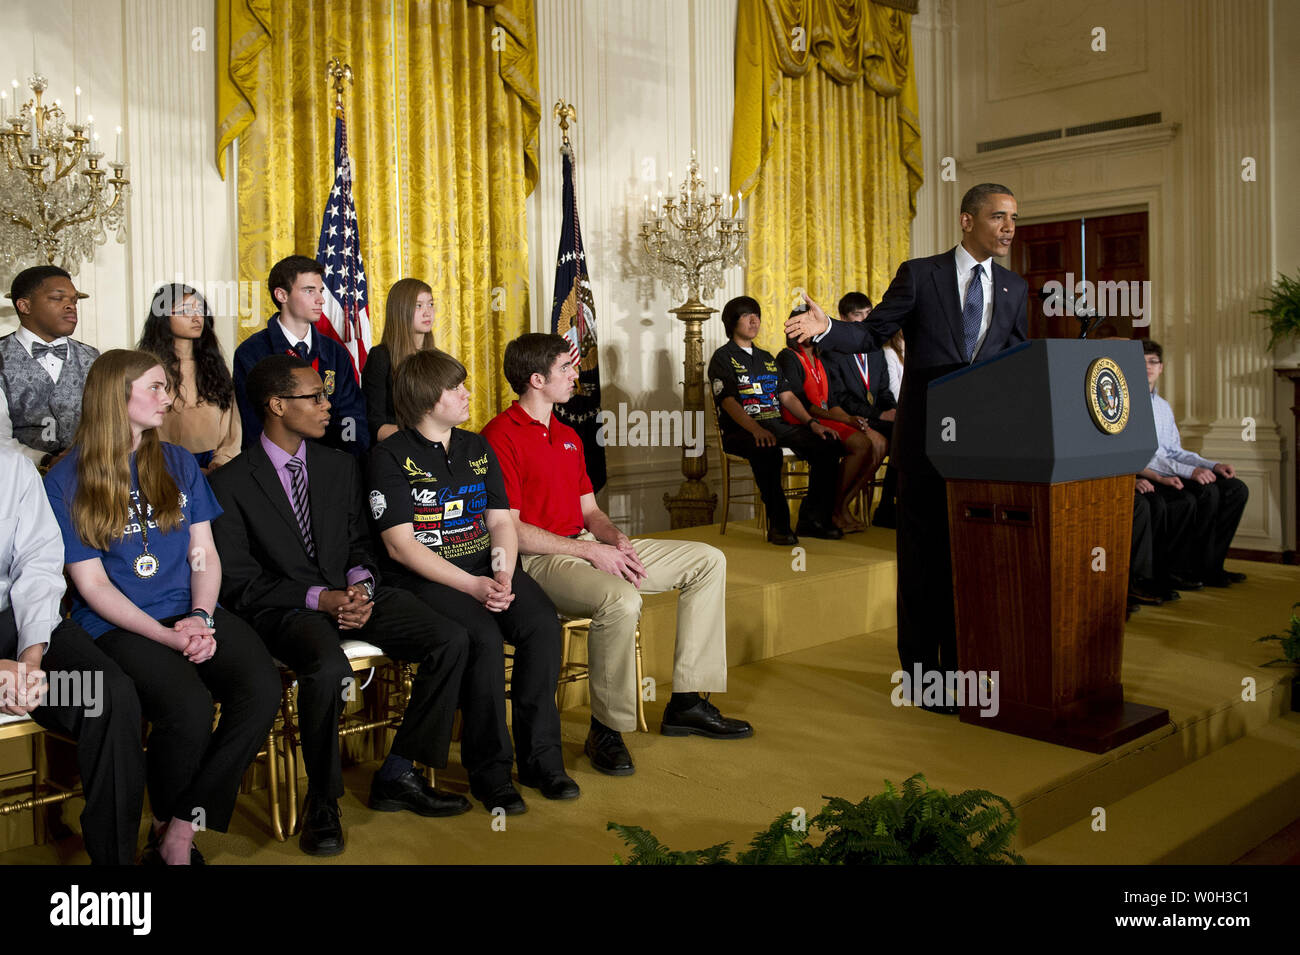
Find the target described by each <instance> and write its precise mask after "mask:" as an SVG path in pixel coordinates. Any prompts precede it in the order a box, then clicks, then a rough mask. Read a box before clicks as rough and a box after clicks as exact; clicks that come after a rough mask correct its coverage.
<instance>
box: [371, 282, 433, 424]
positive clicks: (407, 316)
mask: <svg viewBox="0 0 1300 955" xmlns="http://www.w3.org/2000/svg"><path fill="white" fill-rule="evenodd" d="M433 311H434V309H433V289H431V288H430V287H429V286H428V285H427V284H425V283H424V282H421V281H420V280H419V279H400V280H399V281H398V282H397V283H396V284H395V285H394V286H393V287H392V288H391V289H389V290H388V302H387V304H386V305H385V306H384V337H383V340H382V341H381V342H380V343H379V344H378V345H376V346H375V347H374V348H373V349H371V350H370V353H369V354H368V355H367V356H366V367H365V368H364V369H363V370H362V372H361V391H362V393H363V394H364V395H365V396H366V418H367V420H368V421H369V424H370V444H371V446H372V447H373V446H374V445H376V444H378V443H379V442H380V441H383V440H384V439H385V438H387V437H390V436H392V435H394V434H396V433H397V431H398V427H397V409H396V408H395V407H394V406H393V370H394V369H395V368H397V366H398V365H400V364H401V363H402V359H404V358H406V357H407V356H408V355H413V354H415V353H416V352H418V351H427V350H432V349H433V347H434V344H433Z"/></svg>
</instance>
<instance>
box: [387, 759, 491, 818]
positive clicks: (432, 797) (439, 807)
mask: <svg viewBox="0 0 1300 955" xmlns="http://www.w3.org/2000/svg"><path fill="white" fill-rule="evenodd" d="M370 808H371V809H374V810H375V811H376V812H401V811H402V810H404V809H405V810H408V811H410V812H413V813H415V814H417V815H420V816H459V815H460V814H461V813H462V812H469V808H470V807H469V800H468V799H466V798H465V797H464V796H458V795H456V794H455V793H446V792H443V791H442V790H439V789H434V788H433V787H432V786H430V785H429V784H428V783H427V782H425V781H424V779H423V778H421V777H420V776H418V775H416V773H415V771H414V770H407V771H406V772H404V773H402V775H400V776H398V777H397V778H396V779H380V778H379V774H378V773H375V778H374V779H372V780H371V781H370Z"/></svg>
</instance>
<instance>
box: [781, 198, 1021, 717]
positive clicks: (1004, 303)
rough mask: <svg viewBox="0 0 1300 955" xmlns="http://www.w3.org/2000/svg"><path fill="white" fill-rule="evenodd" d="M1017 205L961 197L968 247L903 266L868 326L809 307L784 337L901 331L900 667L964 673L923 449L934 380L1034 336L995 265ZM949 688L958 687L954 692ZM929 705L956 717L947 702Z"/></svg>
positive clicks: (861, 336) (1017, 283) (857, 342)
mask: <svg viewBox="0 0 1300 955" xmlns="http://www.w3.org/2000/svg"><path fill="white" fill-rule="evenodd" d="M1016 216H1017V213H1016V200H1015V197H1014V196H1013V195H1012V194H1011V190H1010V189H1008V188H1007V187H1006V186H1001V185H997V184H996V183H987V182H986V183H981V184H980V185H978V186H973V187H972V188H971V189H970V190H968V191H967V193H966V195H965V196H963V197H962V201H961V230H962V239H961V242H960V243H959V244H958V245H957V247H956V248H955V249H951V250H949V251H947V252H943V253H941V254H939V255H932V256H929V257H927V258H921V259H911V260H909V261H906V262H904V263H903V264H902V265H900V266H899V267H898V273H897V274H896V275H895V276H894V281H893V282H892V283H890V286H889V290H888V291H887V292H885V297H884V298H883V299H882V300H881V302H880V304H879V305H877V306H876V307H875V309H874V310H873V311H872V313H871V318H870V320H869V321H866V322H863V323H861V324H853V323H850V322H832V321H830V320H829V319H828V318H827V317H826V314H825V312H823V311H822V309H821V308H820V307H818V306H817V304H816V303H814V302H811V301H810V302H809V306H810V308H809V311H808V312H805V313H804V314H802V315H799V316H795V317H793V318H791V319H790V320H789V321H787V322H786V326H785V331H786V334H787V335H789V336H791V337H799V338H801V339H802V340H805V341H806V340H808V339H812V340H814V341H816V342H817V343H818V344H819V345H821V347H822V350H823V351H843V352H849V353H854V352H863V351H871V350H873V349H878V348H881V347H882V346H883V345H884V344H885V342H887V341H889V339H890V337H891V336H892V335H893V334H894V332H895V331H896V330H898V329H900V328H901V329H902V330H903V336H904V340H905V341H906V347H907V374H906V375H905V376H904V377H903V387H902V392H903V393H902V394H901V395H899V396H898V418H897V420H896V421H895V423H894V439H893V442H892V446H893V451H892V454H891V456H892V458H893V461H894V465H895V467H897V468H898V473H899V479H898V543H897V547H898V656H899V660H900V662H901V663H902V666H903V669H904V670H909V671H910V670H911V668H912V666H913V665H914V664H916V663H920V664H921V666H922V668H923V669H924V670H927V671H928V670H937V671H952V670H956V669H957V665H958V661H957V634H956V624H955V622H954V619H953V591H952V560H951V557H950V554H949V545H948V498H947V488H946V486H945V482H944V479H943V478H942V477H941V476H940V475H939V472H938V471H937V470H935V467H934V465H933V464H931V463H930V459H929V457H928V456H927V454H926V451H925V434H926V428H927V427H929V426H931V424H932V423H931V422H928V420H927V417H926V395H927V387H928V386H929V384H930V382H931V381H934V380H935V379H936V378H939V377H941V376H943V375H946V374H948V373H950V372H953V371H956V370H957V369H959V368H964V367H966V366H967V365H970V364H973V363H974V362H976V361H983V360H987V359H989V358H992V357H993V356H994V355H996V354H997V353H998V352H1000V351H1003V350H1005V349H1007V348H1010V347H1011V346H1013V345H1016V344H1019V343H1020V342H1023V341H1025V340H1026V338H1027V329H1026V325H1027V321H1026V309H1027V305H1026V300H1027V294H1028V286H1027V285H1026V283H1025V280H1024V279H1022V278H1021V277H1020V276H1019V275H1016V274H1015V273H1014V272H1011V271H1008V270H1007V269H1004V268H1003V267H1002V266H1000V265H998V264H997V263H996V262H994V261H993V257H994V256H999V255H1006V254H1007V253H1008V252H1010V250H1011V239H1012V236H1014V235H1015V232H1016ZM949 685H951V684H949ZM929 708H930V709H937V710H939V711H941V712H945V713H955V712H956V711H957V708H956V706H955V705H953V704H952V701H948V702H946V703H944V704H939V705H936V706H933V707H929Z"/></svg>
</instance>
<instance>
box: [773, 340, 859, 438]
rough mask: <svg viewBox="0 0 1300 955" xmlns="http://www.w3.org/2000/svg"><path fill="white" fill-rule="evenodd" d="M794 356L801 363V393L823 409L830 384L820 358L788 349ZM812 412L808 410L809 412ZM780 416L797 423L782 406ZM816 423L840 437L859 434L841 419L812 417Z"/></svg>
mask: <svg viewBox="0 0 1300 955" xmlns="http://www.w3.org/2000/svg"><path fill="white" fill-rule="evenodd" d="M790 350H791V351H793V352H794V356H795V357H796V358H798V359H799V364H801V365H803V393H804V397H806V398H807V399H808V401H809V402H810V403H811V404H813V405H815V406H816V407H818V408H821V409H822V410H823V411H825V410H826V409H827V407H828V405H827V402H828V401H829V400H830V392H831V386H830V382H829V381H827V379H826V367H825V366H824V365H823V364H822V362H821V359H820V358H817V357H816V356H813V359H812V360H811V361H809V360H808V356H807V355H805V354H804V353H803V350H802V349H800V350H798V351H796V350H795V349H793V348H792V349H790ZM811 413H812V412H809V414H811ZM781 417H782V418H783V419H785V420H786V421H787V422H789V423H790V424H794V425H797V424H798V423H799V419H798V418H796V417H795V416H794V415H792V414H790V412H789V411H787V410H786V409H785V407H784V406H782V408H781ZM813 420H814V421H816V422H817V423H818V424H821V425H824V426H826V427H827V428H830V429H831V430H832V431H834V432H835V433H836V434H838V435H839V436H840V437H841V438H847V437H849V435H853V434H859V433H861V432H859V430H858V429H857V428H855V427H853V426H852V425H848V424H844V423H843V422H842V421H831V420H829V419H827V418H813Z"/></svg>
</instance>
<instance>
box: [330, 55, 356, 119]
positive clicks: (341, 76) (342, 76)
mask: <svg viewBox="0 0 1300 955" xmlns="http://www.w3.org/2000/svg"><path fill="white" fill-rule="evenodd" d="M325 73H326V75H327V76H328V77H329V79H330V82H331V83H333V85H334V109H335V111H336V112H339V113H342V112H343V84H344V83H345V82H346V83H351V82H352V67H351V65H350V64H347V63H344V62H342V61H341V60H340V59H339V58H338V57H337V56H336V57H332V58H331V59H330V61H329V65H328V66H326V67H325Z"/></svg>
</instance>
